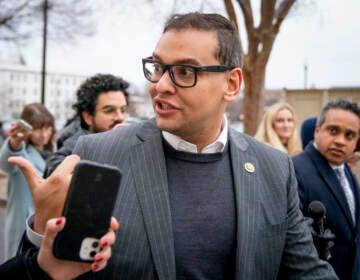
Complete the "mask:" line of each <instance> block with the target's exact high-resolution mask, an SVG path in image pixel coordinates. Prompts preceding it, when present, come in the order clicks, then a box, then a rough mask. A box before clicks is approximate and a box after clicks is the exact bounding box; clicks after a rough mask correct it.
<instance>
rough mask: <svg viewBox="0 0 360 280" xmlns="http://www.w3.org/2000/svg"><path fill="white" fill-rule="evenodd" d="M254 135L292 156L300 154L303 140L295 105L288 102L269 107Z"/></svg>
mask: <svg viewBox="0 0 360 280" xmlns="http://www.w3.org/2000/svg"><path fill="white" fill-rule="evenodd" d="M254 137H255V138H256V139H258V140H259V141H261V142H264V143H266V144H268V145H270V146H272V147H274V148H276V149H278V150H281V151H283V152H285V153H288V154H289V155H291V156H293V155H296V154H298V153H299V152H300V151H301V140H300V136H299V134H298V131H297V128H296V119H295V112H294V109H293V107H291V105H290V104H288V103H286V102H278V103H274V104H272V105H271V106H270V107H268V108H267V109H266V111H265V113H264V116H263V118H262V120H261V122H260V125H259V128H258V130H257V132H256V134H255V136H254Z"/></svg>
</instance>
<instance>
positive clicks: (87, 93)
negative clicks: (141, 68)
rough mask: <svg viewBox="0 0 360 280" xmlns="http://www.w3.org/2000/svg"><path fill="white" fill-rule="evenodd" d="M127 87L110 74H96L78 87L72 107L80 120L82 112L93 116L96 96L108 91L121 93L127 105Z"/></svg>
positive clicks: (120, 79)
mask: <svg viewBox="0 0 360 280" xmlns="http://www.w3.org/2000/svg"><path fill="white" fill-rule="evenodd" d="M128 87H129V83H128V82H126V81H125V80H123V79H122V78H120V77H116V76H114V75H111V74H96V75H95V76H92V77H90V78H87V79H86V80H85V81H84V82H83V83H82V84H81V85H80V87H79V88H78V90H77V92H76V96H77V101H76V103H75V104H74V105H73V106H72V107H73V108H74V109H75V111H76V115H77V116H78V117H79V118H80V119H82V117H81V114H82V112H88V113H89V114H90V115H93V114H94V111H95V105H96V101H97V99H98V96H99V95H100V94H101V93H106V92H109V91H122V92H123V93H124V96H125V99H126V102H127V103H128V99H129V93H128V92H127V89H128Z"/></svg>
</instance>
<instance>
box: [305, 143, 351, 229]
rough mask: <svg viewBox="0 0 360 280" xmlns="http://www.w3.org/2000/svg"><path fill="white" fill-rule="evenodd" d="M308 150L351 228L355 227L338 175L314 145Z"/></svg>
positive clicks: (308, 147)
mask: <svg viewBox="0 0 360 280" xmlns="http://www.w3.org/2000/svg"><path fill="white" fill-rule="evenodd" d="M306 150H308V151H309V156H310V158H311V159H312V161H313V162H314V163H315V164H314V165H315V166H316V168H317V170H318V172H319V174H320V177H321V178H323V180H324V182H325V185H326V186H327V187H328V189H329V190H330V192H331V193H332V194H333V195H334V197H335V198H336V200H337V201H338V204H339V206H340V208H341V210H342V212H343V215H344V217H345V218H346V221H347V223H348V224H349V226H350V228H352V229H353V228H354V225H353V222H352V218H351V213H350V209H349V206H348V204H347V201H346V197H345V194H344V192H343V191H342V187H341V185H340V183H339V180H338V179H337V177H336V174H335V172H334V170H332V168H331V166H330V165H329V163H328V162H327V160H326V159H325V158H324V157H323V156H322V155H321V154H320V153H319V151H318V150H316V149H315V147H314V146H313V145H308V146H307V148H306Z"/></svg>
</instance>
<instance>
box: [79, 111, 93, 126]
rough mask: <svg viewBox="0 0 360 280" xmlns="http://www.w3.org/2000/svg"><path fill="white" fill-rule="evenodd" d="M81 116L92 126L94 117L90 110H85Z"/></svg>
mask: <svg viewBox="0 0 360 280" xmlns="http://www.w3.org/2000/svg"><path fill="white" fill-rule="evenodd" d="M81 117H82V118H83V120H84V121H85V123H86V124H87V125H88V126H89V127H91V126H92V119H93V117H92V115H90V114H89V113H88V112H85V111H84V112H82V113H81Z"/></svg>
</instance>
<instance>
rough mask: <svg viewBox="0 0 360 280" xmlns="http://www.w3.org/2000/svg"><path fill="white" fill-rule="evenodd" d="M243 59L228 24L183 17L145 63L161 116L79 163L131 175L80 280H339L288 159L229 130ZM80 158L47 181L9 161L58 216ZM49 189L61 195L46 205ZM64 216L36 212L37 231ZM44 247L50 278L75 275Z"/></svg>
mask: <svg viewBox="0 0 360 280" xmlns="http://www.w3.org/2000/svg"><path fill="white" fill-rule="evenodd" d="M241 59H242V54H241V47H240V42H239V38H238V31H237V30H236V28H235V27H234V25H233V24H232V23H231V22H230V21H229V20H227V19H226V18H224V17H222V16H220V15H217V14H202V13H190V14H185V15H175V16H173V17H171V18H170V19H169V20H168V22H167V23H166V26H165V29H164V32H163V34H162V36H161V38H160V40H159V41H158V43H157V45H156V47H155V50H154V52H153V53H152V55H151V56H150V57H148V58H145V59H143V69H144V75H145V77H146V79H148V80H149V81H150V85H149V92H150V96H151V99H152V103H153V107H154V111H155V114H156V118H155V119H152V120H149V121H146V122H142V123H137V124H134V125H132V126H128V127H125V128H123V129H120V130H114V131H109V132H105V133H100V134H93V135H89V136H84V137H81V138H80V139H79V140H78V142H77V144H76V147H75V150H74V153H75V154H77V155H79V156H80V158H81V159H88V160H94V161H98V162H102V163H107V164H112V165H116V166H117V167H119V168H120V169H121V170H122V174H123V176H122V182H121V185H120V189H119V194H118V197H117V203H116V207H115V209H114V212H113V214H114V216H115V217H116V218H117V219H118V220H119V221H120V223H121V228H120V229H119V230H118V231H117V232H116V243H115V244H114V245H113V246H112V257H111V258H110V260H109V262H108V264H107V266H106V268H105V269H104V270H102V271H101V272H96V273H94V272H90V273H89V274H87V275H83V276H82V277H84V278H81V279H88V277H89V279H90V278H91V279H94V278H96V279H161V280H169V279H246V280H249V279H255V280H256V279H337V277H336V275H335V274H334V271H333V269H332V267H331V266H330V265H329V264H328V263H327V262H324V261H321V260H320V259H319V258H318V255H317V252H316V249H315V247H314V245H313V242H312V237H311V233H310V230H309V228H308V226H307V225H306V224H305V222H304V219H303V216H302V214H301V211H300V209H299V198H298V195H297V184H296V178H295V175H294V170H293V165H292V162H291V159H290V158H289V157H288V156H287V155H286V154H284V153H282V152H279V151H277V150H275V149H273V148H271V147H268V146H266V145H264V144H262V143H260V142H258V141H256V140H254V139H253V138H251V137H249V136H247V135H244V134H242V133H239V132H236V131H235V130H232V129H231V128H229V126H228V123H227V120H226V117H225V115H224V114H225V110H226V106H227V104H228V103H229V102H233V101H234V100H236V98H237V96H238V94H239V91H240V86H241V82H242V73H241V63H242V62H241ZM75 158H76V156H74V155H73V156H70V158H69V159H68V160H67V161H66V162H64V163H63V164H62V165H60V166H61V168H62V169H63V170H68V173H65V174H64V172H62V173H63V174H62V176H60V174H59V172H55V173H54V174H53V175H52V176H50V177H49V178H48V180H47V181H43V179H42V178H38V177H36V175H35V174H33V173H31V170H29V166H28V165H26V163H24V162H21V161H20V160H14V161H13V163H17V164H19V165H21V166H22V169H23V170H24V172H25V174H26V176H27V178H28V179H29V181H30V185H31V189H32V192H33V195H34V197H37V196H42V198H41V199H40V198H38V199H37V203H39V204H40V203H42V204H43V205H52V206H53V207H52V208H54V206H55V205H59V204H60V206H61V201H63V199H64V198H57V199H56V201H54V197H58V196H59V195H57V193H63V192H64V189H65V190H66V189H67V184H68V180H66V179H67V178H70V177H71V169H72V168H71V167H72V166H71V164H74V162H75V161H77V160H78V159H75ZM55 182H56V184H55ZM66 183H67V184H66ZM41 184H42V188H39V185H41ZM105 187H106V186H105ZM49 188H52V191H54V189H55V194H54V195H52V196H46V197H44V192H45V193H46V190H47V189H49ZM40 189H41V192H40ZM40 193H41V194H40ZM60 209H61V207H58V208H57V209H55V210H54V209H49V207H47V208H46V207H39V208H38V211H36V214H35V222H36V221H38V222H37V228H38V229H40V231H41V229H42V228H44V227H45V221H46V220H47V219H48V218H50V217H57V216H59V215H60V214H61V212H60ZM44 246H45V248H46V249H48V250H46V252H47V254H48V255H46V252H45V253H43V254H42V255H41V256H44V255H46V256H47V257H48V260H49V261H48V262H46V261H44V259H42V261H39V265H40V267H41V268H43V270H44V271H45V272H47V273H48V274H49V275H52V273H53V270H54V267H57V268H58V267H66V269H67V271H69V270H70V269H69V268H68V267H67V264H66V263H62V262H59V261H58V262H57V263H56V266H55V265H54V264H53V263H51V260H53V256H52V255H51V250H50V249H51V243H47V244H43V247H44ZM43 247H42V249H43V251H42V252H44V251H45V249H44V248H43ZM50 263H51V265H53V266H51V268H52V270H51V269H49V267H50Z"/></svg>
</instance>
